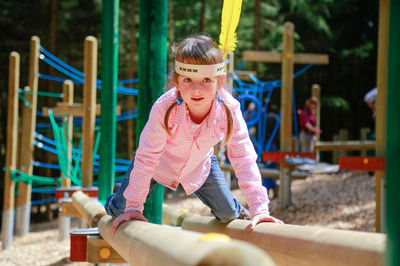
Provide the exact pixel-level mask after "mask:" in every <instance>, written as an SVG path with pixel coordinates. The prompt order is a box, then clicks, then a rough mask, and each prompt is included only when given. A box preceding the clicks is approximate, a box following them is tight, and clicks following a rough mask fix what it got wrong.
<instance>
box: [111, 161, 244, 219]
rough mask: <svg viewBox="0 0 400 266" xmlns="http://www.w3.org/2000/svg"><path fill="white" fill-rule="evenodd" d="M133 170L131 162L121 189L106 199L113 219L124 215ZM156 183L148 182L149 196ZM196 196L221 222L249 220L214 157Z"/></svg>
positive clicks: (153, 181)
mask: <svg viewBox="0 0 400 266" xmlns="http://www.w3.org/2000/svg"><path fill="white" fill-rule="evenodd" d="M132 168H133V161H132V162H131V165H130V166H129V169H128V172H127V173H126V174H125V177H124V179H123V180H122V182H121V187H120V188H119V189H118V190H117V191H116V192H115V193H114V194H112V195H111V196H109V197H108V198H107V201H106V204H105V209H106V211H107V213H108V214H109V215H111V216H113V217H117V216H118V215H121V214H122V213H124V210H125V206H126V199H125V198H124V196H123V194H124V191H125V190H126V188H127V187H128V184H129V176H130V172H131V171H132ZM156 184H157V182H156V181H155V180H154V179H152V180H151V182H150V188H149V193H148V194H147V198H149V196H150V195H151V193H152V192H153V190H154V187H155V185H156ZM194 193H195V194H196V196H197V197H198V198H199V199H200V200H201V201H202V202H203V203H204V204H205V205H207V206H208V207H210V209H211V213H212V214H213V215H214V216H215V217H216V218H217V219H218V220H220V221H221V222H223V223H226V222H229V221H231V220H234V219H236V218H238V217H239V216H241V217H240V218H250V216H249V214H248V211H247V210H246V209H245V208H243V207H242V205H241V204H240V202H239V201H238V200H237V199H235V198H234V197H233V195H232V192H231V190H230V187H229V185H228V184H227V183H226V181H225V177H224V174H223V173H222V171H221V168H220V166H219V164H218V161H217V159H216V158H215V156H214V155H213V156H211V170H210V174H209V175H208V177H207V179H206V181H205V182H204V184H203V186H202V187H201V188H199V189H198V190H197V191H195V192H194Z"/></svg>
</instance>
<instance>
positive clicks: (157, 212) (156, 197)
mask: <svg viewBox="0 0 400 266" xmlns="http://www.w3.org/2000/svg"><path fill="white" fill-rule="evenodd" d="M139 10H140V20H139V69H138V78H139V95H138V118H137V131H136V134H137V136H140V133H141V132H142V130H143V128H144V125H145V124H146V122H147V120H148V118H149V113H150V110H151V106H152V105H153V103H154V102H155V101H156V100H157V98H158V97H159V96H160V95H161V94H162V93H163V87H164V83H165V75H166V69H167V14H168V1H167V0H140V2H139ZM137 139H138V138H137ZM163 196H164V189H163V187H162V186H161V185H159V184H158V185H157V186H156V188H155V189H154V191H153V193H152V195H151V196H150V199H149V200H148V201H147V202H146V204H145V209H144V215H145V216H146V218H147V219H148V220H149V221H150V222H152V223H158V224H161V223H162V202H163Z"/></svg>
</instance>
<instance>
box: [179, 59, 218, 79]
mask: <svg viewBox="0 0 400 266" xmlns="http://www.w3.org/2000/svg"><path fill="white" fill-rule="evenodd" d="M175 71H176V73H178V74H180V75H184V76H189V77H215V76H219V75H222V74H225V62H222V63H219V64H214V65H192V64H185V63H181V62H178V61H176V60H175Z"/></svg>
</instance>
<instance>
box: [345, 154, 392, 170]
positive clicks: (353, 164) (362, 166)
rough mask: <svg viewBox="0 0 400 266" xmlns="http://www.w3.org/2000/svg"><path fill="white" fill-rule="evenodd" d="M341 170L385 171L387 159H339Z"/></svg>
mask: <svg viewBox="0 0 400 266" xmlns="http://www.w3.org/2000/svg"><path fill="white" fill-rule="evenodd" d="M338 161H339V170H359V171H369V172H370V171H384V170H385V159H384V158H382V157H364V156H353V157H339V160H338Z"/></svg>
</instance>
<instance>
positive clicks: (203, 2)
mask: <svg viewBox="0 0 400 266" xmlns="http://www.w3.org/2000/svg"><path fill="white" fill-rule="evenodd" d="M205 31H206V0H201V11H200V32H205Z"/></svg>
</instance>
